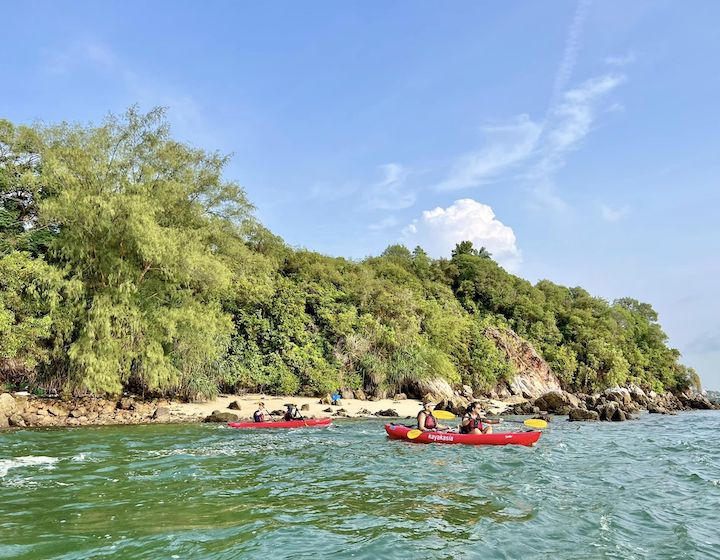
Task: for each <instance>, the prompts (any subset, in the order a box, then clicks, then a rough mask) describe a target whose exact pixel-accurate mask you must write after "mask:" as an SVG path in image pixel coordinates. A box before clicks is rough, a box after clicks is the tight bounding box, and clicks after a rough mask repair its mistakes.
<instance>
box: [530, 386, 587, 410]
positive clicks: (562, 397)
mask: <svg viewBox="0 0 720 560" xmlns="http://www.w3.org/2000/svg"><path fill="white" fill-rule="evenodd" d="M535 406H537V407H538V408H539V409H540V410H545V411H546V412H556V413H558V414H568V413H569V411H570V409H571V408H582V406H581V401H580V399H578V398H577V397H576V396H575V395H571V394H570V393H567V392H565V391H548V392H547V393H545V394H543V395H542V396H540V397H538V398H537V399H535Z"/></svg>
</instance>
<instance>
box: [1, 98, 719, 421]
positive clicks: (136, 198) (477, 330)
mask: <svg viewBox="0 0 720 560" xmlns="http://www.w3.org/2000/svg"><path fill="white" fill-rule="evenodd" d="M228 161H229V160H228V157H227V156H223V155H221V154H217V153H210V152H206V151H204V150H202V149H198V148H195V147H192V146H188V145H186V144H183V143H181V142H178V141H176V140H174V139H173V138H172V136H171V135H170V130H169V126H168V123H167V121H166V119H165V116H164V113H163V111H162V110H160V109H156V110H153V111H151V112H149V113H147V114H142V113H140V112H139V111H138V110H137V109H136V108H131V109H130V110H129V111H128V112H127V113H126V114H125V115H124V116H121V117H117V116H110V117H108V118H107V119H106V120H105V121H104V122H102V123H101V124H99V125H87V126H81V125H73V124H67V123H62V124H59V125H44V124H37V125H33V126H15V125H13V124H12V123H10V122H8V121H4V120H0V392H4V393H5V395H7V397H5V396H4V395H3V398H5V400H6V402H7V403H8V409H9V408H11V405H10V399H12V400H13V402H14V403H15V409H14V410H15V412H14V413H13V414H14V415H15V421H17V420H18V418H22V414H23V413H25V408H24V407H26V406H29V407H31V408H33V409H34V412H32V411H31V412H28V413H27V414H28V415H29V418H30V420H29V421H28V420H27V419H24V420H22V422H23V423H24V424H25V425H31V426H35V425H45V424H43V423H47V422H50V423H53V422H56V421H57V422H60V420H56V419H58V418H66V419H67V421H66V422H65V425H84V424H85V423H92V422H96V423H97V422H101V421H102V422H106V421H107V422H110V421H114V420H118V421H119V422H121V423H122V422H126V421H127V422H129V421H132V422H135V421H140V420H149V421H161V420H163V421H164V420H169V419H172V418H175V417H176V416H178V415H179V414H180V413H179V412H178V414H176V415H174V414H173V412H172V409H173V407H176V406H177V407H179V409H182V408H183V407H185V410H188V411H189V410H193V408H192V407H193V406H196V405H194V404H192V403H193V402H196V401H200V402H203V401H205V402H210V403H211V402H214V399H217V396H218V395H219V394H243V393H256V394H258V395H259V394H264V395H291V396H290V397H282V398H281V399H280V400H283V401H295V402H302V403H303V404H309V405H311V407H314V404H313V403H317V402H318V400H319V399H320V398H321V397H322V396H323V395H326V394H329V393H331V392H333V391H335V390H337V389H339V388H343V389H342V391H343V393H345V394H348V395H350V394H352V397H351V398H350V397H348V398H346V401H347V402H348V403H349V402H351V401H352V403H353V405H354V404H355V402H354V401H355V400H357V401H358V402H361V403H362V402H367V403H377V402H383V401H385V400H388V399H389V400H390V402H391V404H393V405H395V404H396V403H402V407H405V406H406V404H407V403H405V402H403V401H404V399H401V398H394V399H393V398H392V397H395V396H397V395H404V396H405V397H410V398H411V399H413V398H414V399H420V398H423V397H425V396H426V395H431V396H432V397H433V399H434V400H436V401H437V402H439V403H440V404H441V406H442V407H444V408H446V409H448V410H453V411H459V410H461V409H462V407H463V406H465V405H466V403H467V402H469V401H470V400H472V399H476V398H480V399H489V401H488V402H489V403H491V402H495V401H502V402H505V403H509V404H511V405H513V408H512V410H513V411H514V412H517V413H526V414H534V413H538V412H542V411H547V412H555V411H561V413H562V414H570V411H571V410H572V409H579V410H586V411H590V412H594V413H597V414H598V417H599V418H603V417H606V416H608V415H609V418H607V419H610V418H612V419H621V418H620V416H621V415H620V414H618V413H616V412H612V414H611V413H610V412H608V411H606V410H605V409H604V408H602V407H606V406H611V405H610V403H611V402H615V403H616V404H617V405H618V409H620V408H622V409H623V415H625V416H627V415H630V416H632V414H633V412H634V411H633V408H634V406H631V403H634V404H635V405H637V407H638V409H639V408H648V409H650V408H657V409H658V411H662V410H667V411H672V410H676V409H681V408H683V407H695V408H705V407H706V400H707V399H705V398H704V397H702V395H700V393H699V391H701V383H700V378H699V376H698V374H697V373H696V372H695V371H694V370H693V369H692V368H689V367H686V366H685V365H683V364H682V363H681V362H680V353H679V352H678V351H677V350H676V349H673V348H670V347H669V346H668V344H667V342H668V338H667V335H666V334H665V332H664V331H663V329H662V327H661V325H660V324H659V322H658V316H657V313H656V312H655V310H654V309H653V308H652V307H651V306H650V305H649V304H647V303H643V302H640V301H637V300H635V299H632V298H621V299H618V300H615V301H612V302H608V301H606V300H603V299H601V298H597V297H593V296H592V295H591V294H589V293H588V292H587V291H585V290H583V289H582V288H580V287H564V286H560V285H557V284H555V283H553V282H551V281H549V280H541V281H540V282H537V283H536V284H531V283H530V282H528V281H526V280H524V279H522V278H519V277H517V276H514V275H512V274H510V273H508V272H507V271H505V270H504V269H503V268H502V267H501V266H499V265H498V264H497V263H496V262H495V261H494V260H493V258H492V255H491V254H490V253H489V252H488V251H487V250H486V249H485V248H484V247H480V248H478V247H474V246H473V244H472V243H470V242H469V241H462V242H460V243H458V244H457V245H456V247H455V249H454V250H453V251H452V254H451V255H449V256H447V257H446V258H431V257H430V256H429V255H428V254H427V253H426V252H425V251H424V250H423V249H422V248H421V247H415V248H414V249H412V250H410V249H409V248H406V247H404V246H402V245H391V246H389V247H388V248H387V249H386V250H385V251H384V252H383V253H382V254H381V255H379V256H374V257H368V258H366V259H363V260H361V261H353V260H348V259H344V258H338V257H329V256H324V255H321V254H318V253H315V252H312V251H308V250H304V249H296V248H292V247H290V246H288V245H287V244H286V243H285V242H284V241H283V240H282V239H280V238H279V237H277V236H276V235H274V234H272V233H271V232H270V231H268V230H267V229H266V228H264V227H263V226H262V225H261V224H260V223H259V222H258V221H257V220H256V219H255V217H254V216H253V207H252V205H251V203H250V202H249V201H248V200H247V198H246V196H245V192H244V190H243V189H242V188H241V187H240V186H239V185H238V184H236V183H234V182H232V181H228V180H226V179H224V177H223V172H224V168H225V167H226V165H227V163H228ZM301 210H302V209H298V211H301ZM620 387H626V389H618V391H620V392H619V393H618V392H617V391H615V389H613V388H620ZM18 391H25V392H28V393H30V395H32V397H31V398H26V397H25V396H23V395H22V394H20V395H19V397H18V399H16V398H15V397H13V396H12V395H11V394H10V393H17V392H18ZM608 391H610V393H612V394H609V393H608ZM613 391H615V392H613ZM623 391H628V392H629V393H630V394H631V397H628V398H626V396H625V393H623ZM551 393H554V394H558V395H561V397H558V398H555V397H549V400H550V401H552V402H547V401H548V399H545V401H542V400H541V401H540V403H539V404H538V399H543V398H544V397H545V396H546V395H548V394H551ZM640 393H642V395H643V396H641V395H640ZM48 394H57V395H59V398H55V399H42V398H41V397H42V396H43V395H48ZM618 394H622V396H620V397H618V396H617V395H618ZM122 395H140V396H141V397H140V398H138V399H132V400H133V402H134V403H135V404H133V405H130V404H128V401H127V399H128V398H129V397H127V396H126V397H124V398H121V396H122ZM612 395H616V396H612ZM236 398H238V399H239V400H240V401H241V406H242V407H243V409H242V410H241V412H242V413H243V414H245V412H246V411H245V408H244V405H243V404H242V403H243V402H244V401H242V398H240V397H236ZM253 398H255V396H253ZM618 399H619V400H618ZM628 399H629V401H628ZM17 400H19V401H20V405H18V403H17ZM178 400H181V401H185V402H187V403H190V404H187V405H175V404H170V403H171V401H172V402H175V401H178ZM265 400H270V398H269V397H265ZM46 401H47V403H48V405H47V406H44V405H43V404H42V403H45V402H46ZM620 401H622V402H620ZM625 401H628V402H625ZM52 402H55V403H56V408H57V407H58V406H59V407H60V408H57V409H54V408H53V405H52ZM215 402H221V401H215ZM407 402H411V401H410V400H408V401H407ZM38 403H40V404H38ZM57 403H67V404H63V405H59V404H57ZM123 403H125V404H123ZM198 406H205V405H198ZM211 406H212V405H211ZM358 406H359V408H358V410H359V409H360V408H366V409H368V410H371V411H372V412H373V413H374V412H378V411H375V410H374V407H375V404H372V405H370V404H368V405H367V406H360V405H358ZM397 406H401V405H400V404H397ZM408 406H409V405H408ZM413 406H415V404H413ZM543 406H545V407H546V408H543ZM388 407H389V408H392V407H391V406H389V405H388ZM518 407H520V408H518ZM623 407H624V408H623ZM20 408H22V410H23V412H22V413H20V412H17V411H18V410H20ZM326 408H327V407H324V408H323V410H321V411H315V410H314V408H311V409H310V411H311V413H313V414H320V413H322V414H331V413H328V412H323V411H324V410H325V409H326ZM418 408H419V407H418ZM418 408H416V409H415V412H416V411H417V409H418ZM611 408H612V406H611ZM536 409H537V410H536ZM203 410H204V409H203ZM217 410H220V412H227V411H225V410H222V407H221V406H220V405H218V407H217ZM519 411H523V412H519ZM251 412H252V411H249V412H248V413H247V415H248V416H249V414H250V413H251ZM398 412H399V411H398ZM415 412H413V413H412V414H404V413H403V414H400V415H401V416H405V415H410V416H414V414H415ZM590 412H588V413H587V414H585V413H581V412H577V413H575V414H576V416H578V417H579V416H582V415H584V414H585V415H586V416H590V417H592V416H593V414H591V413H590ZM65 413H67V414H66V415H65V416H63V415H64V414H65ZM13 414H6V413H2V414H0V426H2V424H3V423H6V424H8V425H9V424H11V423H12V422H11V419H12V417H13ZM353 414H355V413H354V412H353ZM18 415H19V416H18ZM186 417H187V416H186ZM243 417H247V416H243ZM39 418H46V419H47V420H39ZM578 419H579V418H578ZM589 419H592V418H589ZM15 424H17V422H15ZM48 425H54V424H48Z"/></svg>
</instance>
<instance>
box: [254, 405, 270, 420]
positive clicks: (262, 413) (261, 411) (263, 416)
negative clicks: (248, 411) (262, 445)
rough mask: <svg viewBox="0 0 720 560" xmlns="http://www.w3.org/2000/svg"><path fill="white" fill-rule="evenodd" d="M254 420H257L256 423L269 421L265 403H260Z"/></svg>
mask: <svg viewBox="0 0 720 560" xmlns="http://www.w3.org/2000/svg"><path fill="white" fill-rule="evenodd" d="M253 420H255V422H267V421H268V416H267V410H265V403H264V402H260V403H258V409H257V410H256V411H255V412H254V413H253Z"/></svg>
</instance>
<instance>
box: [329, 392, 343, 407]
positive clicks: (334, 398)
mask: <svg viewBox="0 0 720 560" xmlns="http://www.w3.org/2000/svg"><path fill="white" fill-rule="evenodd" d="M340 399H342V395H341V394H340V389H338V390H337V391H335V392H334V393H333V394H332V397H330V400H331V402H330V404H337V403H338V401H339V400H340Z"/></svg>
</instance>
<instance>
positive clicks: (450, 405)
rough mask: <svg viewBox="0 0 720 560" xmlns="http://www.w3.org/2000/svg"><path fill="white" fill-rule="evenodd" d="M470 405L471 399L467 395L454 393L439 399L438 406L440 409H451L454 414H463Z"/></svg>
mask: <svg viewBox="0 0 720 560" xmlns="http://www.w3.org/2000/svg"><path fill="white" fill-rule="evenodd" d="M469 405H470V399H466V398H465V397H461V396H459V395H453V396H451V397H449V398H444V399H440V400H438V401H437V407H436V408H437V409H438V410H449V411H450V412H452V413H453V414H455V415H458V416H461V415H463V414H465V411H466V410H467V407H468V406H469ZM418 412H419V411H418Z"/></svg>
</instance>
